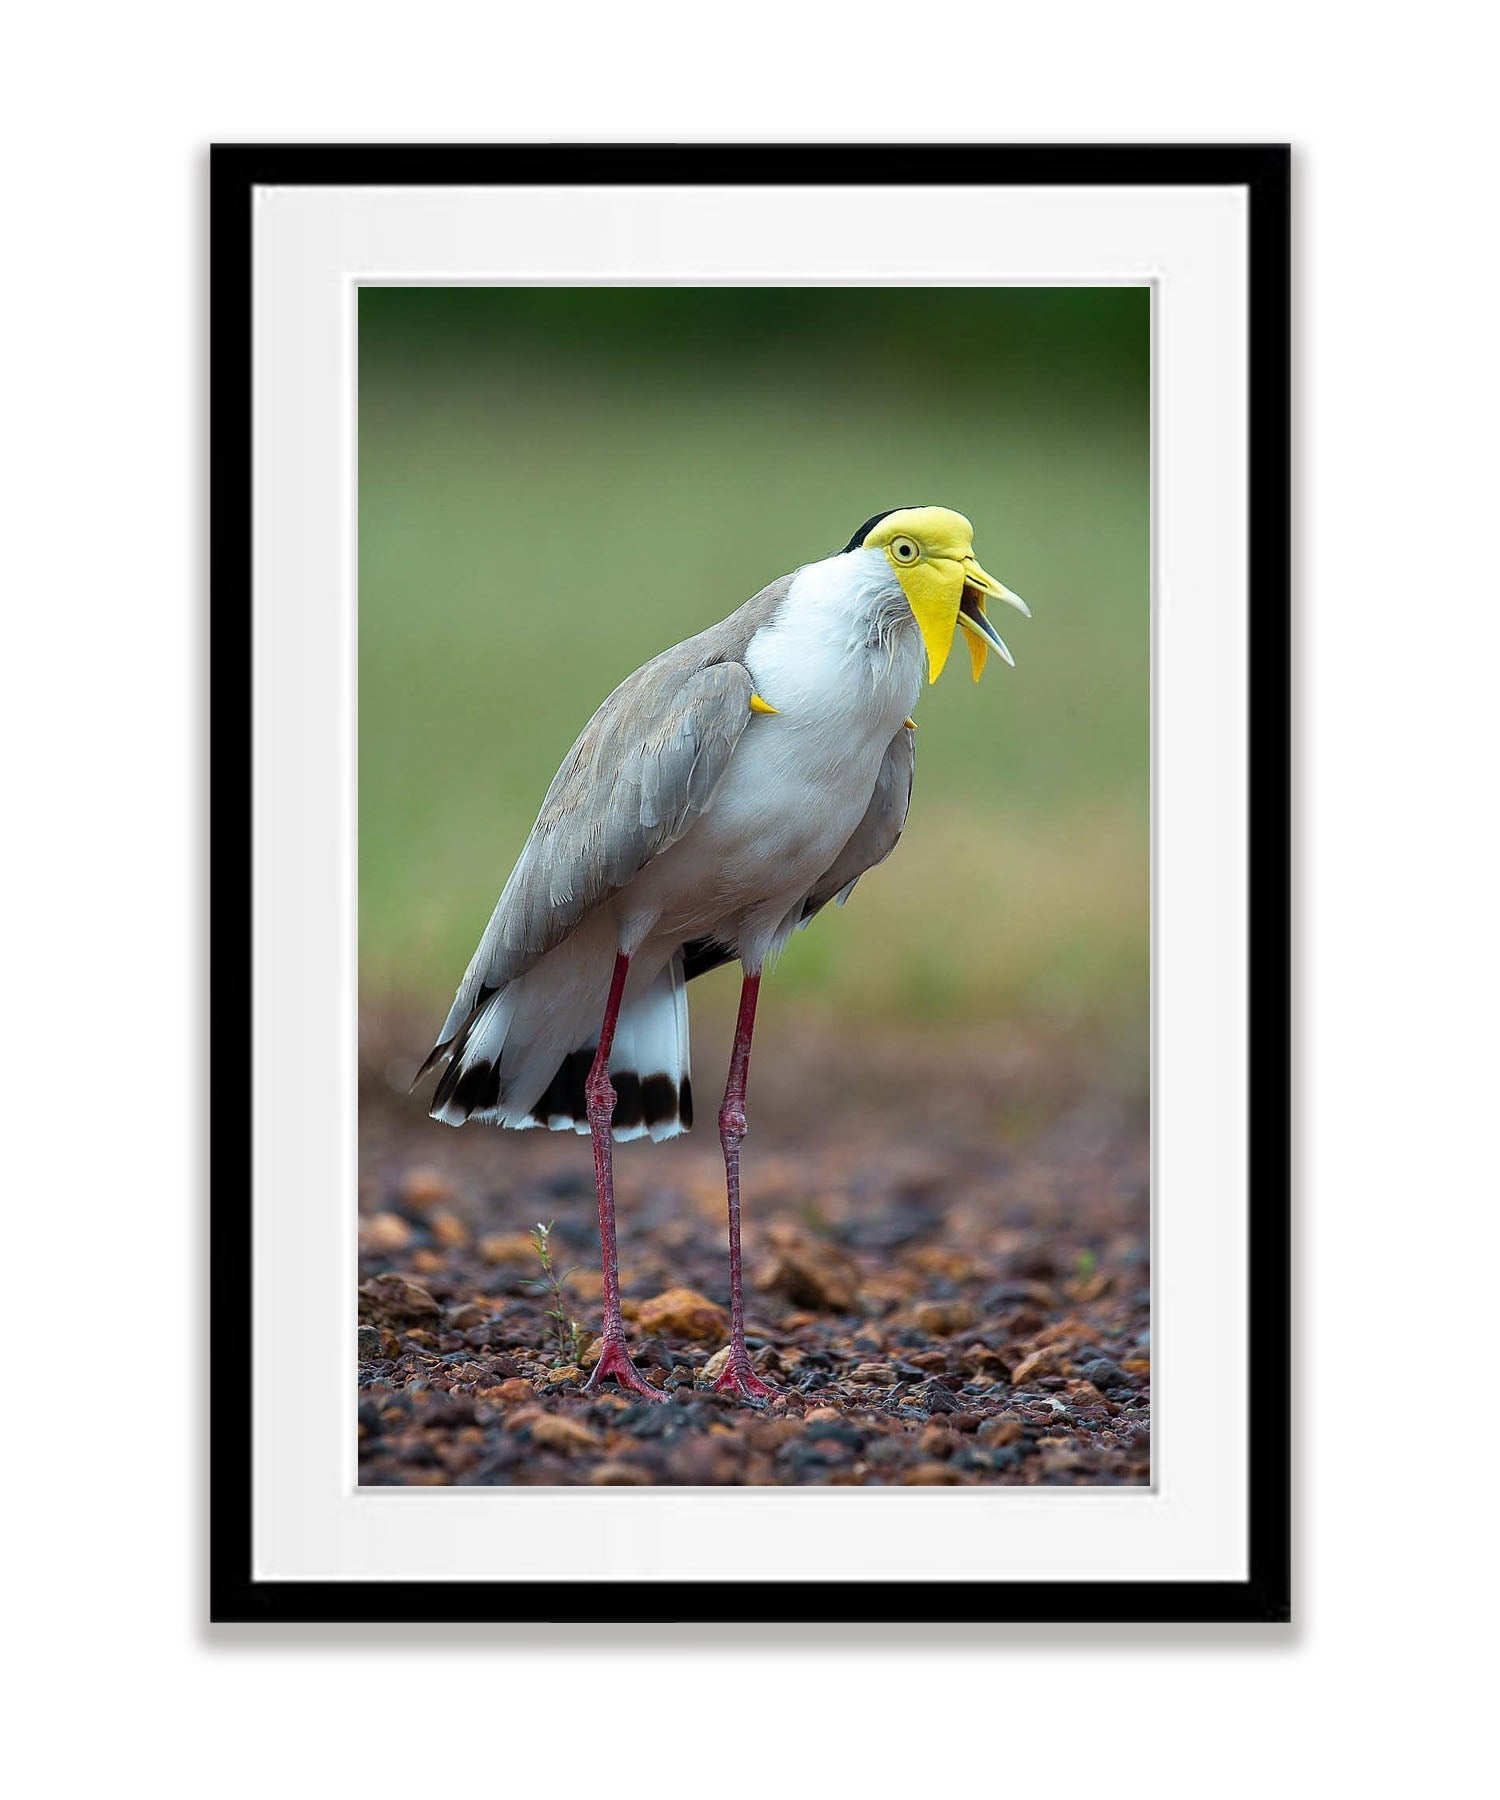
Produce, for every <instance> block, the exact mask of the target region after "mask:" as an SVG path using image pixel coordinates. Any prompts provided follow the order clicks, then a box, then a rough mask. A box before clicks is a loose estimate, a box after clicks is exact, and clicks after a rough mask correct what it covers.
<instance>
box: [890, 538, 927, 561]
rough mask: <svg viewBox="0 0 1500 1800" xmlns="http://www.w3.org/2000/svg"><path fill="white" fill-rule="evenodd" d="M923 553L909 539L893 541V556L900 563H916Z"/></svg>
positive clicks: (894, 539)
mask: <svg viewBox="0 0 1500 1800" xmlns="http://www.w3.org/2000/svg"><path fill="white" fill-rule="evenodd" d="M921 554H922V552H921V551H920V550H919V549H918V548H917V546H916V545H915V544H914V543H913V542H912V540H911V539H910V538H908V537H899V538H892V539H891V555H892V556H894V557H895V559H896V561H897V562H899V563H914V562H915V561H916V560H917V558H918V557H919V556H920V555H921Z"/></svg>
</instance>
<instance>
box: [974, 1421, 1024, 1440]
mask: <svg viewBox="0 0 1500 1800" xmlns="http://www.w3.org/2000/svg"><path fill="white" fill-rule="evenodd" d="M974 1435H975V1436H976V1437H977V1438H978V1439H979V1441H980V1443H981V1444H989V1445H991V1446H993V1445H996V1444H1013V1443H1015V1441H1016V1439H1017V1438H1019V1437H1020V1436H1021V1427H1020V1424H1019V1422H1018V1421H1017V1420H1015V1419H986V1420H985V1422H984V1423H983V1424H982V1425H981V1426H980V1427H979V1429H978V1430H977V1431H976V1432H975V1434H974Z"/></svg>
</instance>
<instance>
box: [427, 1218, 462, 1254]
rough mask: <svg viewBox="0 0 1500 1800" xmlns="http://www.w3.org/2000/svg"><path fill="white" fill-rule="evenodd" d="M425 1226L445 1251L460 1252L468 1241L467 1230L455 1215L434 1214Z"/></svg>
mask: <svg viewBox="0 0 1500 1800" xmlns="http://www.w3.org/2000/svg"><path fill="white" fill-rule="evenodd" d="M427 1224H428V1229H429V1230H430V1231H431V1232H432V1235H433V1237H434V1238H436V1239H437V1241H438V1243H440V1244H441V1245H442V1246H443V1248H444V1249H445V1250H460V1249H462V1248H463V1246H464V1245H465V1244H467V1243H468V1241H469V1228H468V1226H467V1225H465V1224H464V1222H463V1220H462V1219H461V1218H459V1216H458V1214H457V1213H451V1212H435V1213H434V1214H433V1215H432V1217H431V1218H430V1219H429V1220H428V1221H427Z"/></svg>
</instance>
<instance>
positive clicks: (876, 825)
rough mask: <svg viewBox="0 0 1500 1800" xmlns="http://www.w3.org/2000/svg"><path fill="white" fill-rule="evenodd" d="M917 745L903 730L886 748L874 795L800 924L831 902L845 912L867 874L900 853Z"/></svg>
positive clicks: (815, 887) (807, 902)
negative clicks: (851, 893)
mask: <svg viewBox="0 0 1500 1800" xmlns="http://www.w3.org/2000/svg"><path fill="white" fill-rule="evenodd" d="M916 739H917V734H916V733H915V732H914V731H908V730H907V728H906V727H905V726H904V725H903V726H902V727H901V729H900V730H899V731H898V732H897V733H896V735H895V736H894V737H893V738H892V739H891V741H890V743H889V744H888V745H887V746H886V751H885V756H884V758H883V759H882V761H881V764H880V773H879V774H878V775H877V776H876V777H875V792H874V793H873V794H871V796H870V804H869V805H868V806H867V807H866V808H865V816H864V817H863V818H862V819H861V820H860V822H859V824H858V825H857V826H856V827H855V828H854V832H853V834H852V835H851V837H850V839H849V841H848V843H847V844H845V845H844V847H843V849H842V850H841V851H840V852H839V854H838V856H837V857H836V858H835V859H834V862H833V864H832V866H831V867H830V868H829V869H828V870H827V872H826V873H825V874H824V875H823V876H822V877H821V878H820V879H819V880H818V881H816V882H815V883H814V884H813V888H812V891H811V893H809V894H808V896H807V899H806V900H805V901H804V902H803V904H802V918H801V921H800V922H801V923H802V924H804V925H805V924H806V923H807V921H808V920H809V919H810V918H812V916H813V914H814V913H817V912H820V911H821V910H822V909H823V908H824V907H825V906H826V905H827V904H828V902H829V901H830V900H836V901H837V902H838V904H839V905H840V906H842V905H843V903H844V902H845V901H846V900H847V899H848V898H849V891H850V889H851V888H852V887H853V886H854V884H855V882H856V881H858V880H859V878H860V876H861V875H863V874H864V872H865V870H866V869H873V868H874V867H875V865H876V863H880V862H884V861H885V859H886V858H887V857H888V856H889V855H890V853H891V852H892V851H893V850H894V849H895V848H896V841H897V839H898V838H899V837H900V836H901V831H902V827H903V826H904V825H905V824H906V813H907V808H908V807H909V806H910V805H911V784H912V778H913V776H914V774H915V773H916V766H917V741H916Z"/></svg>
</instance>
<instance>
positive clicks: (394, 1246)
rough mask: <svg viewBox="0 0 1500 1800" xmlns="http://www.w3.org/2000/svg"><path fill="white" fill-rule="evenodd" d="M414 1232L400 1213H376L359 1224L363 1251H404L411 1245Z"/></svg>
mask: <svg viewBox="0 0 1500 1800" xmlns="http://www.w3.org/2000/svg"><path fill="white" fill-rule="evenodd" d="M411 1239H412V1230H411V1226H410V1225H408V1224H407V1222H406V1220H405V1219H403V1218H402V1217H401V1215H400V1213H390V1212H382V1213H375V1214H373V1215H372V1216H371V1217H370V1218H368V1219H361V1220H360V1222H359V1247H360V1249H361V1250H376V1251H384V1252H387V1253H388V1252H390V1251H393V1250H404V1249H406V1247H407V1245H408V1244H410V1243H411Z"/></svg>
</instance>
